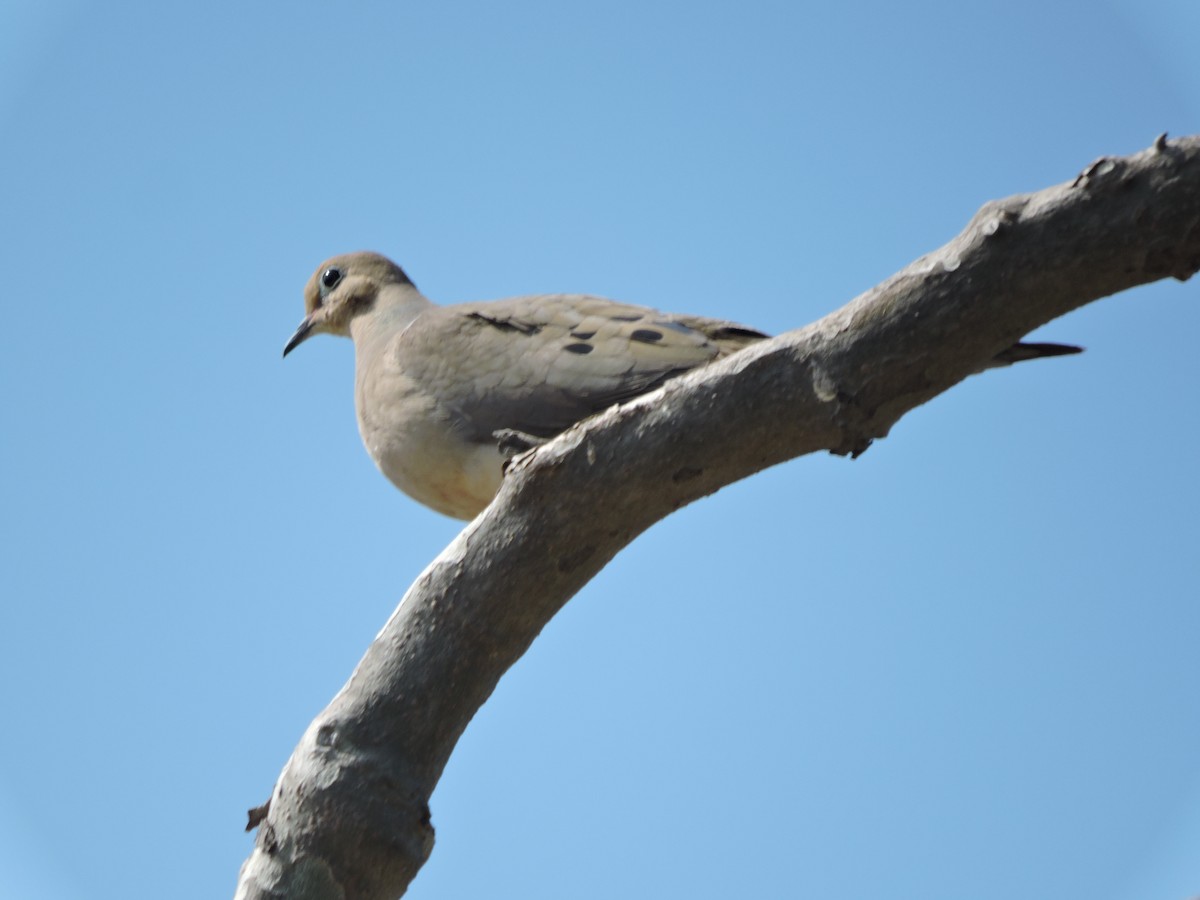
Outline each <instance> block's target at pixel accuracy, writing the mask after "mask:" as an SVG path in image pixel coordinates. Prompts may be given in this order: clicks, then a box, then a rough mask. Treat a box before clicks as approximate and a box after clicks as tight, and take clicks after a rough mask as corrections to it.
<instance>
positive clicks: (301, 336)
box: [283, 316, 313, 356]
mask: <svg viewBox="0 0 1200 900" xmlns="http://www.w3.org/2000/svg"><path fill="white" fill-rule="evenodd" d="M312 333H313V320H312V316H306V317H305V319H304V321H303V322H301V323H300V327H299V328H297V329H296V330H295V331H294V332H292V336H291V337H290V338H288V342H287V343H286V344H284V345H283V355H284V356H287V355H288V354H289V353H291V352H292V351H293V350H295V349H296V348H297V347H299V346H300V345H301V344H303V343H304V342H305V341H306V340H308V338H309V337H311V336H312Z"/></svg>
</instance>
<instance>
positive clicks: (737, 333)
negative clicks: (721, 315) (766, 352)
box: [712, 325, 770, 341]
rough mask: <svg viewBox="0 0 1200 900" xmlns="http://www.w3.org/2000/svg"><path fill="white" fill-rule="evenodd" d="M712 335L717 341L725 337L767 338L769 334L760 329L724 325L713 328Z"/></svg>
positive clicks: (734, 338) (744, 338)
mask: <svg viewBox="0 0 1200 900" xmlns="http://www.w3.org/2000/svg"><path fill="white" fill-rule="evenodd" d="M712 337H713V338H715V339H716V340H718V341H719V340H723V339H726V338H728V339H732V340H739V339H741V340H750V341H761V340H765V339H767V338H769V337H770V335H769V334H763V333H762V332H761V331H755V330H754V329H753V328H743V327H741V326H740V325H726V326H724V327H722V328H717V329H715V330H714V331H713V333H712Z"/></svg>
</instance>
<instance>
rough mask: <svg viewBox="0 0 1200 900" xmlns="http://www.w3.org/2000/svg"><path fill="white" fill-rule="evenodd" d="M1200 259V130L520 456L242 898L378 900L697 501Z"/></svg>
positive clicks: (1027, 204) (885, 417) (424, 591)
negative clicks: (572, 623)
mask: <svg viewBox="0 0 1200 900" xmlns="http://www.w3.org/2000/svg"><path fill="white" fill-rule="evenodd" d="M1197 268H1200V137H1190V138H1185V139H1181V140H1176V141H1167V140H1166V138H1165V136H1160V137H1159V138H1158V139H1157V140H1156V141H1155V142H1154V144H1153V146H1152V147H1150V148H1149V149H1147V150H1145V151H1143V152H1141V153H1138V154H1135V155H1133V156H1130V157H1125V158H1116V157H1111V158H1110V157H1105V158H1102V159H1099V160H1097V161H1096V162H1094V163H1092V164H1091V165H1090V166H1088V167H1087V168H1086V169H1085V170H1084V171H1083V172H1082V173H1080V175H1079V176H1078V177H1077V178H1076V179H1075V180H1074V181H1073V182H1071V183H1069V184H1063V185H1059V186H1057V187H1052V188H1048V189H1046V190H1044V191H1040V192H1038V193H1035V194H1027V195H1022V196H1016V197H1010V198H1008V199H1006V200H1001V201H997V202H992V203H988V204H986V205H985V206H984V207H983V208H982V209H981V210H980V211H979V212H978V213H977V214H976V215H975V217H974V218H973V219H972V220H971V222H970V223H969V224H968V225H967V227H966V229H965V230H964V231H963V232H962V234H960V235H959V236H958V237H956V238H954V240H952V241H950V242H949V243H948V244H946V245H945V246H944V247H942V248H941V249H939V250H937V251H935V252H933V253H931V254H929V255H928V256H925V257H922V258H921V259H919V260H917V261H916V262H914V263H913V264H912V265H910V266H908V267H907V268H906V269H904V270H903V271H902V272H900V273H898V274H897V275H895V276H893V277H892V278H890V279H888V280H887V281H885V282H884V283H883V284H880V285H879V286H878V287H876V288H874V289H872V290H870V291H868V292H867V293H866V294H864V295H862V296H861V297H858V298H857V299H855V300H854V301H853V302H851V303H850V304H848V305H847V306H845V307H843V308H842V309H840V310H838V311H837V312H835V313H833V314H831V315H829V316H826V317H825V318H824V319H822V320H820V321H819V322H816V323H814V324H812V325H809V326H808V327H806V328H802V329H799V330H797V331H793V332H789V333H788V334H785V335H782V336H780V337H779V338H776V339H773V340H770V341H765V342H763V343H761V344H756V345H754V346H752V347H750V348H749V349H747V350H744V351H741V352H740V353H737V354H734V355H733V356H731V357H729V358H727V359H725V360H723V361H721V362H719V363H717V364H714V365H712V366H709V367H706V368H704V369H701V370H697V371H695V372H693V373H690V374H688V375H687V376H684V377H682V378H680V379H678V380H676V381H673V382H670V383H669V384H668V385H666V386H665V387H664V388H662V389H661V390H659V391H657V392H655V393H653V394H651V395H648V396H646V397H643V398H639V399H638V400H636V401H634V402H632V403H630V404H627V405H625V406H621V407H617V408H614V409H611V410H608V411H607V412H605V413H602V414H601V415H598V416H596V417H594V418H592V419H590V420H588V421H587V422H585V423H583V424H581V425H579V426H576V427H575V428H572V429H571V430H570V431H568V432H567V433H566V434H564V435H562V436H561V437H560V438H558V439H556V440H554V441H553V442H551V443H549V444H546V445H544V446H541V447H538V448H536V449H535V450H533V451H531V452H529V453H527V454H525V455H524V456H521V457H518V458H517V459H516V460H515V461H514V463H513V465H512V466H511V467H510V470H509V472H508V475H507V477H506V479H505V483H504V486H503V488H502V489H501V492H500V494H499V496H498V497H497V499H496V501H495V502H494V503H493V504H492V505H491V506H490V507H489V508H488V510H487V511H486V512H485V513H484V514H483V515H481V516H480V517H479V518H478V519H476V520H475V521H474V522H472V523H471V524H470V525H469V526H468V527H467V528H466V529H465V530H464V531H463V532H462V533H461V534H460V535H459V536H458V537H457V538H456V539H455V540H454V542H453V543H452V544H451V545H450V546H449V547H448V548H447V549H446V550H445V551H444V552H443V553H442V554H441V555H440V556H439V557H438V558H437V559H436V560H435V561H434V562H433V563H432V564H431V565H430V566H429V568H428V569H426V570H425V572H423V573H422V574H421V576H420V577H419V578H418V579H417V580H416V582H415V583H414V584H413V586H412V587H411V588H410V589H409V591H408V593H407V594H406V596H405V597H404V599H403V601H402V602H401V604H400V606H399V608H398V609H397V611H396V612H395V613H394V614H393V615H392V617H391V619H390V620H389V621H388V623H387V624H386V625H385V626H384V628H383V630H382V631H381V632H380V633H379V636H378V637H377V638H376V639H375V641H374V643H373V644H372V645H371V647H370V648H369V649H368V650H367V653H366V655H365V656H364V657H363V659H362V661H361V662H360V663H359V665H358V668H357V670H356V671H355V672H354V674H353V676H352V677H351V679H350V681H349V682H348V683H347V684H346V686H345V687H344V688H343V689H342V691H341V692H340V693H339V694H338V695H337V697H335V698H334V700H333V702H332V703H330V705H329V706H328V708H327V709H325V710H324V711H323V712H322V713H321V714H320V715H319V716H318V717H317V718H316V720H315V721H314V722H313V723H312V724H311V725H310V726H309V728H308V731H307V732H306V733H305V735H304V737H303V738H302V740H301V741H300V744H299V746H298V747H297V748H296V750H295V751H294V753H293V755H292V758H291V759H290V760H289V762H288V764H287V766H286V767H285V768H284V770H283V773H282V775H281V776H280V778H279V782H278V784H277V785H276V787H275V791H274V793H273V794H272V797H271V800H270V804H269V809H265V810H264V809H263V808H260V809H259V810H257V811H256V813H257V815H256V814H255V813H252V814H251V822H252V825H253V824H254V823H255V822H259V823H260V828H259V832H258V836H257V841H256V845H255V849H254V851H253V853H252V855H251V856H250V858H249V859H248V860H247V862H246V863H245V865H244V866H243V867H242V872H241V877H240V880H239V886H238V893H237V896H238V897H239V898H247V900H249V898H267V897H288V898H312V900H324V898H349V900H384V898H393V897H397V896H400V895H401V894H403V893H404V891H405V889H406V888H407V886H408V884H409V882H410V881H411V880H412V878H413V877H414V876H415V875H416V873H417V871H418V869H419V868H420V867H421V865H422V864H423V863H424V862H425V860H426V858H427V857H428V855H429V853H430V851H431V849H432V847H433V828H432V826H431V825H430V820H429V807H428V799H429V797H430V795H431V794H432V792H433V789H434V786H435V785H436V784H437V781H438V778H439V777H440V775H441V773H442V769H443V767H444V766H445V764H446V761H447V759H448V758H449V756H450V753H451V751H452V750H453V748H454V745H455V743H456V742H457V740H458V738H459V736H460V735H461V734H462V731H463V729H464V728H466V725H467V723H468V722H469V721H470V719H471V717H472V716H473V715H474V714H475V712H476V711H477V710H478V709H479V707H480V706H481V705H482V704H483V702H484V701H485V700H486V699H487V698H488V696H489V695H490V694H491V692H492V690H493V689H494V688H495V686H496V684H497V682H498V681H499V679H500V676H501V675H503V674H504V672H505V671H506V670H507V669H508V668H509V667H510V666H511V665H512V664H513V663H514V662H516V660H517V659H519V658H520V656H521V655H522V654H523V653H524V652H525V650H526V648H528V647H529V645H530V643H531V642H532V641H533V639H534V638H535V637H536V636H537V635H538V633H539V632H540V631H541V629H542V628H543V627H544V626H545V625H546V623H547V622H548V621H549V620H550V618H551V617H552V616H553V615H554V614H555V613H556V612H557V611H558V610H559V609H560V608H561V607H562V606H563V604H565V603H566V602H567V600H569V599H570V598H571V597H572V596H573V595H574V594H575V593H576V591H578V590H579V589H580V588H581V587H582V586H583V585H584V584H585V583H586V582H587V581H588V580H589V579H590V578H592V576H594V575H595V574H596V573H597V572H598V571H599V570H600V569H601V568H602V567H603V566H604V565H605V564H606V563H607V562H608V561H609V560H610V559H612V557H613V556H614V555H615V554H616V553H617V552H618V551H619V550H620V549H621V548H622V547H624V546H625V545H626V544H628V543H629V542H630V541H632V540H633V539H634V538H635V537H636V536H637V535H638V534H640V533H641V532H642V531H643V530H645V529H646V528H647V527H649V526H650V525H652V524H653V523H654V522H656V521H658V520H659V519H661V518H663V517H665V516H666V515H668V514H670V513H671V512H672V511H674V510H676V509H678V508H680V507H681V506H685V505H686V504H688V503H690V502H692V501H693V500H695V499H697V498H699V497H702V496H704V495H706V494H709V493H712V492H713V491H716V490H718V489H719V488H721V487H723V486H724V485H727V484H730V483H731V482H734V481H736V480H738V479H740V478H745V477H746V476H747V475H751V474H753V473H754V472H757V471H759V470H761V469H763V468H765V467H767V466H771V465H774V464H775V463H779V462H782V461H784V460H787V459H791V458H793V457H796V456H800V455H802V454H805V453H812V452H814V451H818V450H829V451H832V452H834V453H840V454H845V453H850V454H858V453H861V452H863V451H864V450H865V449H866V448H867V447H868V446H869V444H870V443H871V442H872V441H873V440H875V439H877V438H880V437H883V436H885V435H886V434H887V433H888V430H889V429H890V428H891V426H892V425H893V424H894V423H895V422H896V421H897V420H898V419H899V418H900V417H901V416H902V415H904V414H905V413H906V412H908V411H909V410H911V409H913V408H915V407H917V406H919V405H920V404H922V403H924V402H925V401H927V400H929V399H930V398H931V397H934V396H936V395H937V394H939V393H941V392H942V391H945V390H947V389H948V388H950V387H951V386H953V385H955V384H957V383H958V382H959V381H961V380H962V379H964V378H966V377H967V376H968V375H970V374H972V373H973V372H976V371H979V370H980V369H981V368H983V367H984V366H985V364H986V362H987V361H988V360H990V359H992V358H993V357H994V356H995V355H996V354H997V353H998V352H1000V351H1001V350H1003V349H1004V348H1006V347H1008V346H1010V345H1011V344H1013V343H1015V342H1016V341H1017V340H1018V339H1019V338H1020V337H1021V336H1022V335H1024V334H1026V333H1028V332H1030V331H1032V330H1033V329H1034V328H1036V327H1038V326H1039V325H1042V324H1044V323H1045V322H1048V321H1050V320H1051V319H1053V318H1055V317H1057V316H1061V315H1062V314H1063V313H1066V312H1068V311H1070V310H1072V309H1075V308H1077V307H1079V306H1082V305H1084V304H1085V303H1089V302H1091V301H1093V300H1097V299H1099V298H1101V297H1105V296H1107V295H1109V294H1113V293H1116V292H1118V291H1121V290H1125V289H1127V288H1130V287H1134V286H1135V285H1139V284H1144V283H1147V282H1150V281H1155V280H1158V279H1161V278H1166V277H1173V278H1177V279H1180V280H1183V279H1187V278H1188V277H1190V276H1191V275H1192V274H1193V273H1194V272H1195V271H1196V270H1197Z"/></svg>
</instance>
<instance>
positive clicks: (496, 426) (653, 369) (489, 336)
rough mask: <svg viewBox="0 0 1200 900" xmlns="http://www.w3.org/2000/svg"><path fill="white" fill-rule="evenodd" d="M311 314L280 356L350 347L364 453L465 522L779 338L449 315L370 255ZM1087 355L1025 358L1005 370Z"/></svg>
mask: <svg viewBox="0 0 1200 900" xmlns="http://www.w3.org/2000/svg"><path fill="white" fill-rule="evenodd" d="M304 308H305V312H306V315H305V317H304V320H303V321H302V322H301V323H300V326H299V327H298V328H297V329H296V330H295V332H294V333H293V334H292V336H291V338H290V339H289V340H288V342H287V344H286V346H285V347H284V349H283V355H284V356H287V355H288V354H289V353H291V352H292V351H293V350H294V349H295V348H296V347H298V346H300V344H302V343H303V342H304V341H306V340H308V339H309V338H310V337H313V336H314V335H317V334H333V335H340V336H343V337H349V338H351V339H352V340H353V342H354V355H355V362H354V367H355V380H354V405H355V411H356V413H357V418H358V428H359V433H360V435H361V436H362V440H363V444H364V445H365V446H366V449H367V452H368V453H369V454H370V456H371V458H372V459H373V460H374V461H375V464H376V465H377V466H378V467H379V469H380V471H381V472H382V473H383V474H384V475H385V476H386V477H387V478H388V480H390V481H391V482H392V483H393V484H394V485H395V486H396V487H398V488H399V489H400V490H401V491H403V492H404V493H406V494H408V495H409V496H410V497H412V498H413V499H414V500H417V501H418V502H419V503H422V504H424V505H425V506H428V507H430V508H432V509H434V510H436V511H438V512H440V513H443V514H445V515H447V516H452V517H454V518H458V519H471V518H474V517H475V516H476V515H478V514H479V512H480V511H482V510H483V509H484V508H485V507H486V506H487V505H488V504H489V503H490V502H491V500H492V498H493V497H494V496H495V494H496V492H497V490H499V487H500V483H501V481H502V479H503V477H504V468H505V463H506V460H508V459H509V458H511V456H512V455H513V454H514V453H516V452H519V451H521V450H525V449H529V448H532V447H535V446H537V445H538V444H541V443H544V442H545V441H547V440H549V439H551V438H553V437H554V436H555V435H558V434H560V433H561V432H563V431H565V430H566V429H568V428H570V427H571V426H572V425H574V424H575V423H576V422H579V421H581V420H583V419H586V418H587V417H588V416H591V415H593V414H595V413H597V412H600V411H601V410H604V409H607V408H608V407H610V406H612V405H614V404H616V403H621V402H623V401H627V400H630V399H632V398H634V397H637V396H638V395H640V394H644V393H647V392H649V391H652V390H654V389H655V388H657V387H659V386H660V385H662V384H663V383H665V382H666V381H668V380H670V379H671V378H675V377H676V376H678V375H681V374H683V373H684V372H687V371H689V370H691V369H694V368H696V367H697V366H702V365H705V364H706V363H709V362H712V361H713V360H716V359H720V358H722V357H724V356H728V355H729V354H731V353H736V352H737V351H739V350H741V349H743V348H745V347H746V346H748V345H750V344H752V343H755V342H756V341H761V340H764V339H766V338H767V337H768V335H767V334H764V333H763V332H761V331H758V330H756V329H754V328H749V327H747V326H745V325H740V324H738V323H736V322H727V321H723V320H720V319H710V318H704V317H701V316H689V315H679V314H671V313H663V312H659V311H657V310H655V309H650V308H647V307H644V306H634V305H631V304H627V303H619V302H616V301H613V300H607V299H604V298H601V297H594V296H589V295H586V294H539V295H530V296H523V297H513V298H509V299H505V300H492V301H485V302H472V303H459V304H454V305H449V306H438V305H436V304H434V303H433V302H432V301H431V300H429V299H427V298H426V297H425V296H424V295H423V294H422V293H421V292H420V291H419V290H417V287H416V285H415V284H414V283H413V282H412V280H411V279H410V278H409V277H408V275H406V274H405V272H404V270H403V269H401V268H400V266H398V265H396V264H395V263H394V262H392V261H391V260H390V259H388V258H387V257H385V256H382V255H380V254H378V253H370V252H358V253H348V254H344V255H341V256H335V257H333V258H332V259H329V260H327V261H325V262H324V263H322V264H321V265H320V266H319V267H317V270H316V271H315V272H314V273H313V275H312V277H311V278H310V279H309V280H308V283H307V285H305V288H304ZM1079 350H1080V348H1078V347H1073V346H1070V345H1065V344H1031V343H1023V344H1015V345H1013V347H1011V348H1009V349H1008V350H1006V351H1004V353H1002V354H1000V355H999V356H998V357H997V358H996V360H995V361H994V364H996V365H1007V364H1009V363H1012V362H1017V361H1021V360H1024V359H1035V358H1040V357H1043V356H1058V355H1063V354H1067V353H1077V352H1079Z"/></svg>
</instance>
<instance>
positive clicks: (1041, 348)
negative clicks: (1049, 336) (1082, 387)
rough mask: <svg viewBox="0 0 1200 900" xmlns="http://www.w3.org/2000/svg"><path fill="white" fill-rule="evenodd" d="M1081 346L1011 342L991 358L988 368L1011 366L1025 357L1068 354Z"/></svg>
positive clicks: (1033, 357) (1038, 357) (1081, 349)
mask: <svg viewBox="0 0 1200 900" xmlns="http://www.w3.org/2000/svg"><path fill="white" fill-rule="evenodd" d="M1082 352H1083V348H1082V347H1076V346H1075V345H1074V344H1013V345H1012V346H1011V347H1009V348H1008V349H1007V350H1002V351H1001V352H999V353H997V354H996V355H995V356H994V357H993V358H992V362H991V365H990V366H989V367H988V368H992V367H995V366H1011V365H1012V364H1013V363H1019V362H1024V361H1025V360H1027V359H1042V358H1043V357H1046V356H1070V355H1072V354H1074V353H1082Z"/></svg>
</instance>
